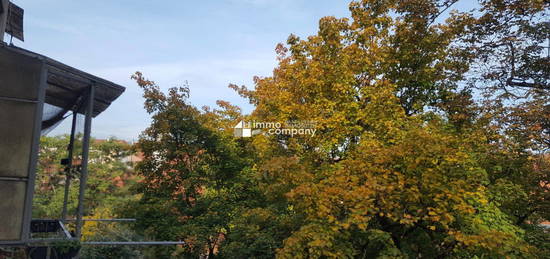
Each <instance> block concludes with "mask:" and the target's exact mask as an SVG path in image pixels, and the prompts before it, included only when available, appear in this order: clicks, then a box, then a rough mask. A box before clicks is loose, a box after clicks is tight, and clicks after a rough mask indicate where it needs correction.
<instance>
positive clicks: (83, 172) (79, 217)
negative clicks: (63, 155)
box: [76, 84, 95, 239]
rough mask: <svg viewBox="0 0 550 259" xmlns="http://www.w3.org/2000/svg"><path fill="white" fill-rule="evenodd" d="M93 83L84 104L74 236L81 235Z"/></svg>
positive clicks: (79, 236)
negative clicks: (85, 104)
mask: <svg viewBox="0 0 550 259" xmlns="http://www.w3.org/2000/svg"><path fill="white" fill-rule="evenodd" d="M94 93H95V84H92V85H91V86H90V92H89V94H88V98H87V99H88V100H87V106H86V120H85V123H84V139H83V141H82V169H81V172H80V187H79V194H78V212H77V214H76V238H78V239H80V238H81V236H82V222H83V221H82V215H83V214H84V194H85V191H86V181H87V180H88V155H89V149H90V133H91V130H92V115H93V111H94Z"/></svg>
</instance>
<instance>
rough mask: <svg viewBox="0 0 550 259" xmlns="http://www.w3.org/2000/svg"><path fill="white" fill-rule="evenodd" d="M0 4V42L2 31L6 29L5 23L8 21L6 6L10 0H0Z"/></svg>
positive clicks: (2, 38) (2, 35)
mask: <svg viewBox="0 0 550 259" xmlns="http://www.w3.org/2000/svg"><path fill="white" fill-rule="evenodd" d="M0 4H1V5H2V8H0V9H1V10H3V12H2V13H0V42H3V41H4V32H5V31H6V24H7V22H8V8H9V7H10V1H9V0H0Z"/></svg>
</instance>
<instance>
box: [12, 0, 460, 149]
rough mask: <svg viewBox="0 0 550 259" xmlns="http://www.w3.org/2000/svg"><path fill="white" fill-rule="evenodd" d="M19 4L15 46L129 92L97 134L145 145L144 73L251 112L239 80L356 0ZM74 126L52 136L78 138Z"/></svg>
mask: <svg viewBox="0 0 550 259" xmlns="http://www.w3.org/2000/svg"><path fill="white" fill-rule="evenodd" d="M12 2H14V3H15V4H17V5H19V6H20V7H22V8H23V9H24V10H25V17H24V30H25V42H20V41H18V40H16V39H14V40H13V41H14V44H15V45H17V46H20V47H23V48H26V49H29V50H32V51H35V52H38V53H40V54H43V55H46V56H49V57H51V58H54V59H56V60H58V61H61V62H63V63H65V64H67V65H70V66H73V67H76V68H79V69H81V70H84V71H86V72H89V73H91V74H94V75H97V76H99V77H102V78H105V79H107V80H110V81H113V82H115V83H118V84H120V85H123V86H125V87H126V92H125V93H124V94H123V95H122V96H121V97H120V98H119V99H117V100H116V101H115V102H114V103H113V104H112V105H111V107H109V109H107V110H106V111H105V112H104V113H102V114H101V115H99V116H98V117H97V118H96V119H95V120H94V122H93V129H92V135H93V136H94V137H97V138H107V137H110V136H115V137H117V138H122V139H126V140H137V138H138V135H139V133H140V132H141V131H142V130H144V129H145V128H146V127H147V126H148V125H149V122H150V120H149V116H148V115H147V114H146V113H145V111H144V109H143V105H142V104H143V99H142V97H141V92H140V89H139V88H138V87H137V86H136V84H135V83H134V82H133V81H131V80H130V79H129V78H130V75H131V74H133V73H134V72H135V71H141V72H143V73H144V75H145V76H146V77H148V78H149V79H152V80H154V81H156V82H157V83H158V84H159V85H160V86H161V87H162V88H163V89H167V88H169V87H172V86H176V85H179V84H182V83H184V82H185V81H187V82H188V83H189V85H190V89H191V98H190V101H191V103H192V104H194V105H196V106H197V107H201V106H203V105H209V106H215V102H216V100H220V99H221V100H226V101H230V102H231V103H233V104H237V105H239V106H241V107H242V108H243V110H244V111H245V112H250V111H251V110H252V107H251V106H250V105H249V104H248V103H247V101H246V100H244V99H242V98H240V97H239V96H238V95H237V94H236V93H235V92H234V91H233V90H231V89H229V88H228V87H227V85H228V84H229V83H234V84H238V85H247V86H249V87H252V86H253V84H252V78H253V76H255V75H257V76H269V75H271V72H272V70H273V68H274V67H275V66H276V59H275V51H274V49H275V45H276V44H277V43H279V42H285V41H286V39H287V37H288V35H289V34H290V33H294V34H296V35H298V36H300V37H307V36H308V35H311V34H314V33H316V31H317V26H318V21H319V19H320V18H321V17H323V16H328V15H332V16H336V17H344V16H349V11H348V3H349V1H347V0H204V1H175V0H173V1H141V0H140V1H138V0H117V1H113V0H96V1H74V0H56V1H51V0H12ZM461 2H462V4H464V2H466V6H468V5H469V4H467V2H468V1H461ZM459 4H460V2H459ZM453 7H455V8H458V9H459V10H461V9H466V8H462V7H461V6H457V5H455V6H453ZM6 40H8V37H6ZM69 123H70V122H68V120H66V121H65V122H64V123H63V124H62V125H61V126H60V127H58V128H57V129H56V130H54V131H52V132H51V133H50V135H55V134H63V133H68V131H69V129H68V128H69V125H68V124H69Z"/></svg>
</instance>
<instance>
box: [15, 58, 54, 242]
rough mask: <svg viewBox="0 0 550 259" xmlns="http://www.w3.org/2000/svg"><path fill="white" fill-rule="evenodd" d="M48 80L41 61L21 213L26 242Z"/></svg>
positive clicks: (29, 231) (23, 236)
mask: <svg viewBox="0 0 550 259" xmlns="http://www.w3.org/2000/svg"><path fill="white" fill-rule="evenodd" d="M47 79H48V69H47V68H46V64H45V62H44V61H42V68H41V72H40V82H39V84H38V100H37V103H36V109H35V114H34V128H33V133H32V134H33V136H32V142H31V143H32V144H31V157H30V159H29V174H28V178H27V179H28V180H27V190H26V194H25V209H24V212H23V231H22V233H21V234H22V235H21V236H22V240H23V242H27V241H28V240H29V239H30V237H31V234H30V233H31V219H32V200H33V196H34V182H35V180H36V179H35V178H36V164H37V161H38V148H39V145H40V131H41V130H42V110H43V108H44V98H45V95H46V87H47V82H46V80H47Z"/></svg>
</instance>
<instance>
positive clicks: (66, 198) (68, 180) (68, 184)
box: [61, 111, 78, 224]
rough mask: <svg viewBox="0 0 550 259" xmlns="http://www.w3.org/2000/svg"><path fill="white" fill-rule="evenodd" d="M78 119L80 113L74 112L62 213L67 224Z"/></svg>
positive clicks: (62, 218) (62, 219) (62, 220)
mask: <svg viewBox="0 0 550 259" xmlns="http://www.w3.org/2000/svg"><path fill="white" fill-rule="evenodd" d="M77 117H78V113H77V112H76V111H73V121H72V125H71V137H70V139H69V148H68V149H69V150H68V159H67V160H68V161H67V162H68V163H69V164H68V165H67V169H68V170H67V172H66V173H67V175H66V176H65V194H64V196H63V210H62V212H61V222H63V224H65V220H66V219H67V202H68V201H69V190H70V187H71V178H72V173H73V150H74V136H75V131H76V119H77Z"/></svg>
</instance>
